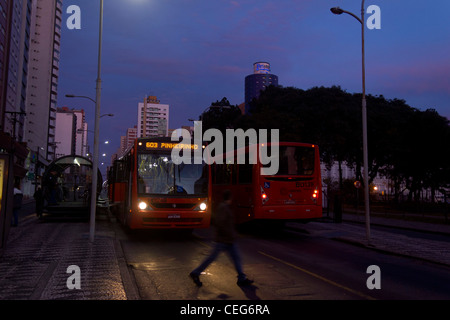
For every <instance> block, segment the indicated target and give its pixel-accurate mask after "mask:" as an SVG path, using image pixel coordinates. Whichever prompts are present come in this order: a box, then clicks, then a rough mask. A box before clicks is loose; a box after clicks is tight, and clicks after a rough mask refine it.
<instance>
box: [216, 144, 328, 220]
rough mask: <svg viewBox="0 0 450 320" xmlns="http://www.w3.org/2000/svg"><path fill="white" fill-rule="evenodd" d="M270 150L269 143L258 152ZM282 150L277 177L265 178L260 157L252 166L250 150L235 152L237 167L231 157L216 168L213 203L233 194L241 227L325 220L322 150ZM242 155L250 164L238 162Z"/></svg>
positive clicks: (301, 146) (307, 146)
mask: <svg viewBox="0 0 450 320" xmlns="http://www.w3.org/2000/svg"><path fill="white" fill-rule="evenodd" d="M270 146H271V144H270V143H269V144H266V145H258V146H257V148H269V147H270ZM278 147H279V148H278V150H279V155H278V160H279V169H278V172H277V173H276V174H274V175H262V174H261V168H262V167H263V165H262V164H261V161H260V159H259V157H256V158H257V159H256V160H257V162H256V164H250V163H249V162H250V161H249V157H248V155H249V150H250V149H249V147H246V148H242V149H238V150H235V151H232V152H233V153H234V157H235V161H234V162H233V163H226V161H225V157H226V156H230V154H229V153H228V154H226V155H224V161H223V164H216V163H213V164H212V169H211V170H212V172H211V174H212V185H213V203H214V205H215V204H217V203H218V202H220V197H221V194H222V193H223V191H224V190H225V189H229V190H231V192H232V195H233V207H234V212H235V217H236V222H237V223H238V224H240V223H244V222H248V221H253V220H269V221H272V222H274V221H293V220H296V221H304V222H305V221H308V220H311V219H315V218H320V217H322V182H321V174H320V157H319V148H318V146H317V145H313V144H306V143H294V142H279V143H278ZM257 150H258V152H259V149H257ZM269 150H270V148H269ZM242 153H244V154H245V155H246V159H247V161H246V162H245V164H237V161H236V158H237V156H238V155H239V154H242ZM264 154H267V153H264ZM229 158H231V157H229Z"/></svg>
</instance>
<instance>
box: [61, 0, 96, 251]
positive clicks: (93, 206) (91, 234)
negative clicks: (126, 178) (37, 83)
mask: <svg viewBox="0 0 450 320" xmlns="http://www.w3.org/2000/svg"><path fill="white" fill-rule="evenodd" d="M102 38H103V0H100V21H99V37H98V63H97V80H96V88H95V90H96V98H95V100H93V99H91V98H89V97H86V96H75V95H73V94H67V95H66V97H68V98H75V97H79V98H86V99H89V100H91V101H92V102H94V103H95V124H94V158H93V161H92V188H91V189H92V190H91V217H90V229H89V240H90V241H91V242H94V234H95V213H96V212H95V211H96V209H97V181H98V178H97V171H98V148H99V143H98V140H99V125H100V98H101V88H102V80H101V66H102Z"/></svg>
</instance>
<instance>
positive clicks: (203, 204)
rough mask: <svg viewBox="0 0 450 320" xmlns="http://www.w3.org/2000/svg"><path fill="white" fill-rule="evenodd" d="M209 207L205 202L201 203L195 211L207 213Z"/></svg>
mask: <svg viewBox="0 0 450 320" xmlns="http://www.w3.org/2000/svg"><path fill="white" fill-rule="evenodd" d="M207 207H208V206H207V205H206V203H205V202H202V203H200V204H199V205H198V206H197V207H195V209H194V211H205V210H206V208H207Z"/></svg>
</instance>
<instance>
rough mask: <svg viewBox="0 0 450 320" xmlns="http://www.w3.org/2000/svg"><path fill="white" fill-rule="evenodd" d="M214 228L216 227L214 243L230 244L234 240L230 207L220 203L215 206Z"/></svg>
mask: <svg viewBox="0 0 450 320" xmlns="http://www.w3.org/2000/svg"><path fill="white" fill-rule="evenodd" d="M214 226H215V227H216V241H217V242H221V243H228V244H231V243H233V242H234V240H235V239H236V230H235V228H234V216H233V211H232V210H231V206H230V205H228V204H226V203H225V202H222V203H221V204H219V205H218V206H217V209H216V212H215V217H214Z"/></svg>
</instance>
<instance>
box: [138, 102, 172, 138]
mask: <svg viewBox="0 0 450 320" xmlns="http://www.w3.org/2000/svg"><path fill="white" fill-rule="evenodd" d="M168 134H169V105H168V104H161V103H160V102H159V100H158V99H157V98H156V97H155V96H148V97H145V98H144V101H143V102H140V103H139V104H138V122H137V135H138V137H140V138H143V137H167V136H168Z"/></svg>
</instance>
